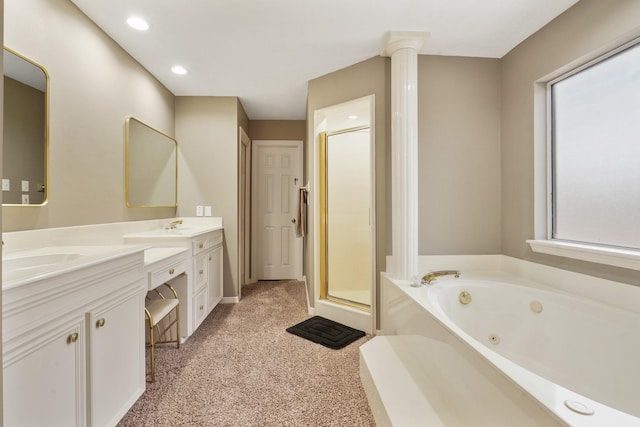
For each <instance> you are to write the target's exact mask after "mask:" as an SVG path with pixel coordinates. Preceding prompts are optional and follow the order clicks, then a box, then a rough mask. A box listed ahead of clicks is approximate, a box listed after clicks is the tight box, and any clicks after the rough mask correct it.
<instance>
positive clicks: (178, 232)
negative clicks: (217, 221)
mask: <svg viewBox="0 0 640 427" xmlns="http://www.w3.org/2000/svg"><path fill="white" fill-rule="evenodd" d="M222 229H223V227H222V225H216V226H209V225H206V226H203V225H186V226H182V225H179V226H177V227H176V228H171V229H158V230H147V231H140V232H136V233H127V234H125V235H124V238H125V239H138V238H143V239H191V238H193V237H197V236H199V235H201V234H205V233H210V232H212V231H217V230H222Z"/></svg>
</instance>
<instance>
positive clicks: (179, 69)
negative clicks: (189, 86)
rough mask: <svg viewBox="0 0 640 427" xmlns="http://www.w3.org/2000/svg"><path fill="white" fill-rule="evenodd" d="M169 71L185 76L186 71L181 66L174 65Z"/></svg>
mask: <svg viewBox="0 0 640 427" xmlns="http://www.w3.org/2000/svg"><path fill="white" fill-rule="evenodd" d="M171 71H173V73H174V74H180V75H183V74H187V69H186V68H184V67H183V66H182V65H174V66H173V67H171Z"/></svg>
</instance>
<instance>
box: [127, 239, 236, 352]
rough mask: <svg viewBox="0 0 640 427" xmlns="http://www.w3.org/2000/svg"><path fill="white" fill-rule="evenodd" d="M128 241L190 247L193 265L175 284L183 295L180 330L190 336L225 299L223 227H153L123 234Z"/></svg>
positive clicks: (159, 246) (189, 253)
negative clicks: (153, 228)
mask: <svg viewBox="0 0 640 427" xmlns="http://www.w3.org/2000/svg"><path fill="white" fill-rule="evenodd" d="M124 239H125V241H126V242H128V243H137V244H148V245H151V246H153V247H154V248H167V247H174V248H175V247H181V248H186V249H187V254H186V257H187V258H188V262H189V263H190V267H189V268H188V270H187V271H186V276H187V280H186V283H183V282H182V281H178V282H176V283H175V284H174V286H173V287H174V288H175V290H176V292H177V293H178V298H179V299H180V334H181V336H182V338H183V339H187V338H188V337H189V336H191V334H193V333H194V332H195V330H196V329H197V328H198V326H200V324H201V323H202V322H203V321H204V319H206V317H207V315H209V313H211V311H212V310H213V309H214V308H215V306H216V305H217V304H218V303H219V302H220V301H221V300H222V290H223V279H222V278H223V264H222V263H223V255H224V250H223V239H224V234H223V229H222V227H216V228H202V229H201V228H195V227H194V228H189V227H184V228H181V227H180V226H179V227H178V228H176V229H173V230H154V231H148V232H140V233H129V234H125V235H124Z"/></svg>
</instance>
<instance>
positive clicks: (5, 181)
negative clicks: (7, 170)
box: [2, 178, 11, 191]
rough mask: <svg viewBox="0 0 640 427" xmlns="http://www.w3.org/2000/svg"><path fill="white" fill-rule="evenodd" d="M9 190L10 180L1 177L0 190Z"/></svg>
mask: <svg viewBox="0 0 640 427" xmlns="http://www.w3.org/2000/svg"><path fill="white" fill-rule="evenodd" d="M9 190H11V181H10V180H8V179H7V178H2V191H9Z"/></svg>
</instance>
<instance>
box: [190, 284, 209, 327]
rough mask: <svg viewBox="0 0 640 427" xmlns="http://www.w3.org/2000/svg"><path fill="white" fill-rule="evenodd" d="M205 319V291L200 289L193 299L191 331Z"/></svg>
mask: <svg viewBox="0 0 640 427" xmlns="http://www.w3.org/2000/svg"><path fill="white" fill-rule="evenodd" d="M206 317H207V289H206V288H205V289H202V290H201V291H200V292H199V293H197V294H196V296H194V297H193V329H194V330H195V329H196V328H197V327H198V326H200V324H201V323H202V321H203V320H204V319H205V318H206Z"/></svg>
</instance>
